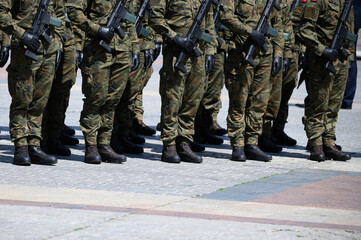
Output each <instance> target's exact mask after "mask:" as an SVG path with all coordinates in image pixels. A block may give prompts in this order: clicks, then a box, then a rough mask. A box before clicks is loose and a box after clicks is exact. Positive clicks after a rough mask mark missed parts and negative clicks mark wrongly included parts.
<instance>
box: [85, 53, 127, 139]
mask: <svg viewBox="0 0 361 240" xmlns="http://www.w3.org/2000/svg"><path fill="white" fill-rule="evenodd" d="M130 66H131V53H130V52H115V51H114V50H113V51H112V53H107V52H106V51H105V50H104V49H103V48H101V47H99V46H89V47H87V48H85V49H84V58H83V61H82V63H81V66H80V68H81V70H82V75H83V83H82V91H83V94H84V95H85V98H84V99H83V101H84V104H83V110H82V112H81V116H80V128H81V130H82V131H83V134H84V139H85V144H86V145H96V144H104V145H109V144H110V138H111V134H112V130H113V123H114V112H115V107H116V106H117V105H118V103H119V101H120V98H121V96H122V95H123V92H124V89H125V86H126V84H127V82H128V77H129V71H130V70H129V68H130Z"/></svg>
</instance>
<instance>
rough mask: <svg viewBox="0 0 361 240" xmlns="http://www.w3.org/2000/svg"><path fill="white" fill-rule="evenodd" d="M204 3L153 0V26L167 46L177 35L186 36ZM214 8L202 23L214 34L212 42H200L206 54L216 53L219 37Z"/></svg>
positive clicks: (151, 20) (196, 0)
mask: <svg viewBox="0 0 361 240" xmlns="http://www.w3.org/2000/svg"><path fill="white" fill-rule="evenodd" d="M201 4H202V1H201V0H153V1H151V9H152V10H151V19H150V24H151V27H152V28H153V29H154V30H155V32H156V33H158V34H160V35H161V36H162V37H163V40H164V46H165V47H166V46H167V45H168V44H169V43H170V42H171V40H172V39H173V38H174V37H175V36H176V35H181V36H186V35H187V33H188V31H189V29H190V27H191V25H192V23H193V21H194V19H195V17H196V15H197V13H198V10H199V8H200V6H201ZM212 15H213V14H212V9H211V10H210V11H209V13H208V15H207V16H206V17H205V19H204V21H203V23H202V29H203V30H204V31H205V32H206V33H209V34H211V35H212V41H211V43H206V44H203V41H201V43H200V46H199V47H200V49H201V50H202V51H203V52H204V53H205V54H215V53H216V48H217V45H218V43H217V38H216V32H215V28H214V22H213V17H212Z"/></svg>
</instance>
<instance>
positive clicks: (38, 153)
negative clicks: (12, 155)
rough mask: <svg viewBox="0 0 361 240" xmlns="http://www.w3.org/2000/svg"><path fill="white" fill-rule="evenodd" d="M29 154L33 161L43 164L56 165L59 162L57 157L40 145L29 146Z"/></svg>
mask: <svg viewBox="0 0 361 240" xmlns="http://www.w3.org/2000/svg"><path fill="white" fill-rule="evenodd" d="M28 151H29V156H30V159H31V163H34V164H41V165H54V164H56V163H57V162H58V160H57V159H56V157H54V156H50V155H48V154H46V153H45V152H43V150H41V148H40V147H39V146H32V145H29V146H28Z"/></svg>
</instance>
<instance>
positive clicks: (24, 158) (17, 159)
mask: <svg viewBox="0 0 361 240" xmlns="http://www.w3.org/2000/svg"><path fill="white" fill-rule="evenodd" d="M13 163H14V164H15V165H19V166H30V165H31V159H30V157H29V151H28V146H23V147H15V153H14V162H13Z"/></svg>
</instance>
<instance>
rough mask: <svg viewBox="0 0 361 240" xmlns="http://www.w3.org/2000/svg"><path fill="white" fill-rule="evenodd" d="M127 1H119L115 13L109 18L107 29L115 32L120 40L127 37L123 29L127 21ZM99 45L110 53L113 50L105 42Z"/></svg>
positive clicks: (102, 41)
mask: <svg viewBox="0 0 361 240" xmlns="http://www.w3.org/2000/svg"><path fill="white" fill-rule="evenodd" d="M126 2H127V0H118V2H117V4H116V5H115V8H114V9H113V12H112V13H111V14H110V16H109V18H108V22H107V25H106V27H107V28H109V29H110V30H111V31H114V32H115V33H117V34H118V36H119V37H120V38H122V39H123V38H124V37H125V32H124V30H123V29H122V27H121V24H122V23H123V22H124V21H125V20H126V16H127V13H128V12H127V10H126V9H125V3H126ZM99 45H100V46H102V47H103V48H104V49H105V50H106V51H107V52H108V53H110V52H111V49H110V47H109V45H108V43H106V42H105V41H104V40H101V41H100V42H99Z"/></svg>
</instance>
